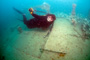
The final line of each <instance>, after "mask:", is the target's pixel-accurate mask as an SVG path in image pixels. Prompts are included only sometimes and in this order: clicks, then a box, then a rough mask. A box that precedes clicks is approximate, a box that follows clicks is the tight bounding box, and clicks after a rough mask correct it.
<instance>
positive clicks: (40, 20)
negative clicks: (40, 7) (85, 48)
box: [13, 8, 56, 37]
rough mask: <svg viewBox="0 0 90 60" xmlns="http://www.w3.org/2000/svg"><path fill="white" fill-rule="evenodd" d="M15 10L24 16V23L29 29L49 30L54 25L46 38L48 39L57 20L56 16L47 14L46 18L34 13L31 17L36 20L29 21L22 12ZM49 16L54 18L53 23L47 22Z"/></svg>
mask: <svg viewBox="0 0 90 60" xmlns="http://www.w3.org/2000/svg"><path fill="white" fill-rule="evenodd" d="M13 9H14V10H15V11H17V12H18V13H20V14H22V15H23V22H24V24H25V25H26V26H27V27H28V28H48V27H49V26H50V25H51V24H52V25H51V28H50V30H49V32H48V33H47V35H46V36H45V37H47V36H48V35H49V34H50V32H51V30H52V28H53V22H54V20H56V17H55V15H53V14H47V15H46V16H39V15H36V14H34V13H33V14H31V15H32V16H33V17H34V18H33V19H30V20H27V18H26V16H25V15H24V14H23V13H22V12H21V11H19V10H17V9H16V8H13ZM48 16H52V17H53V21H51V22H49V21H47V17H48Z"/></svg>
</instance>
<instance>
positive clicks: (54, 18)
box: [47, 14, 56, 20]
mask: <svg viewBox="0 0 90 60" xmlns="http://www.w3.org/2000/svg"><path fill="white" fill-rule="evenodd" d="M47 16H52V17H53V20H56V17H55V15H53V14H47Z"/></svg>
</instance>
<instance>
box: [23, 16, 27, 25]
mask: <svg viewBox="0 0 90 60" xmlns="http://www.w3.org/2000/svg"><path fill="white" fill-rule="evenodd" d="M23 22H24V24H26V23H27V18H26V16H25V14H23Z"/></svg>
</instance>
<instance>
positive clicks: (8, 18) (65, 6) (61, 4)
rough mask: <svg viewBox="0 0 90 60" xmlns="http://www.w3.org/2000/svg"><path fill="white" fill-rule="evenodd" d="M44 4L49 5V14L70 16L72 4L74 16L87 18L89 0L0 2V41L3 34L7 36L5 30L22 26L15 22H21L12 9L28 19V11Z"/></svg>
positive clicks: (9, 0)
mask: <svg viewBox="0 0 90 60" xmlns="http://www.w3.org/2000/svg"><path fill="white" fill-rule="evenodd" d="M44 2H46V3H48V4H49V5H50V13H57V12H58V13H61V12H63V13H65V14H70V13H71V12H72V4H76V15H78V14H82V15H83V16H84V17H87V16H88V12H89V10H90V0H0V36H1V37H0V40H2V39H3V38H4V37H3V36H4V34H7V35H8V33H7V32H6V30H8V29H9V28H10V27H11V26H16V25H18V24H23V23H21V22H19V21H18V20H17V18H19V19H21V20H22V16H21V15H20V14H18V13H16V12H15V11H14V10H13V7H15V8H17V9H19V10H20V11H22V12H23V13H25V14H26V16H27V18H28V19H29V18H31V15H30V13H29V11H28V9H29V8H31V7H32V8H33V7H35V6H39V5H42V4H43V3H44ZM38 14H41V13H40V12H39V13H38Z"/></svg>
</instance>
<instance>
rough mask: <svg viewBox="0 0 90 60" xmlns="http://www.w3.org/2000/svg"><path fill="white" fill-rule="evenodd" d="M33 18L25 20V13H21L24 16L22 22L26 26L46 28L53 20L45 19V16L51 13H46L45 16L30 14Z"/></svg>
mask: <svg viewBox="0 0 90 60" xmlns="http://www.w3.org/2000/svg"><path fill="white" fill-rule="evenodd" d="M31 15H32V16H33V17H34V18H33V19H30V20H27V19H26V17H25V15H23V18H24V24H25V25H26V26H27V27H28V28H48V27H49V26H50V25H51V24H52V23H53V22H54V21H52V22H48V21H47V16H49V15H52V14H47V15H46V16H39V15H36V14H31Z"/></svg>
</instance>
